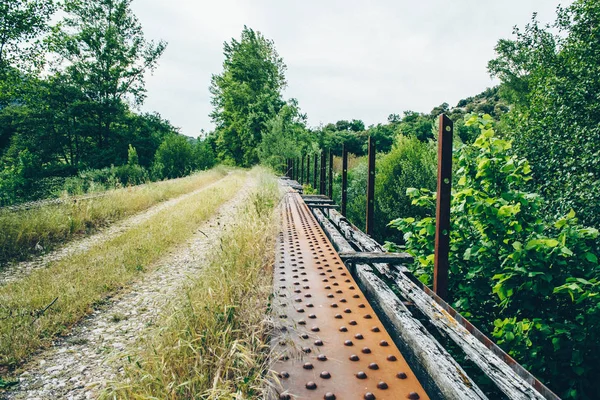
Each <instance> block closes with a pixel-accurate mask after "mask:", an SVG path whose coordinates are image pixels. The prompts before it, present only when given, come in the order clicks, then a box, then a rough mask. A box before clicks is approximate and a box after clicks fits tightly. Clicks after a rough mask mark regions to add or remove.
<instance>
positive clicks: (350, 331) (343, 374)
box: [272, 192, 429, 400]
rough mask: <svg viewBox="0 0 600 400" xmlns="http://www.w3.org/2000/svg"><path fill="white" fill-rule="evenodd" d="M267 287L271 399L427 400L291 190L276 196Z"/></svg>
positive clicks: (356, 288)
mask: <svg viewBox="0 0 600 400" xmlns="http://www.w3.org/2000/svg"><path fill="white" fill-rule="evenodd" d="M274 285H275V286H274V294H275V300H274V305H273V313H274V314H273V315H274V317H275V319H276V320H277V328H278V334H276V335H275V337H274V339H273V351H274V354H275V355H276V357H277V361H276V362H275V363H274V365H273V367H272V368H273V370H274V371H276V373H277V376H278V379H277V382H275V384H274V385H273V386H274V393H273V394H272V398H274V399H281V400H291V399H325V400H333V399H338V400H339V399H366V400H371V399H429V397H428V396H427V394H426V393H425V390H424V389H423V386H422V384H421V383H420V382H419V381H418V379H417V378H416V377H415V374H414V373H413V371H412V370H411V368H410V367H409V365H408V363H407V362H406V360H405V358H404V357H403V355H402V354H401V352H400V350H399V349H398V347H397V346H396V345H395V344H394V341H393V340H392V338H391V337H390V334H389V333H388V332H387V330H386V328H385V327H384V326H383V324H382V322H381V321H380V319H379V318H378V316H377V315H376V314H375V311H374V310H373V308H372V307H371V305H370V304H369V302H368V301H367V299H366V298H365V295H364V293H362V291H361V290H360V289H359V287H358V285H357V283H356V281H355V280H354V278H353V277H352V275H351V273H350V271H349V270H348V269H347V268H346V266H345V265H344V263H343V262H342V259H341V258H340V256H339V254H338V253H337V252H336V250H335V249H334V247H333V245H332V244H331V242H330V241H329V240H328V238H327V237H326V235H325V233H324V231H323V230H322V229H321V227H320V225H319V223H318V222H317V221H316V219H315V218H314V216H313V215H312V213H311V211H310V209H309V207H308V206H307V204H306V203H304V201H303V200H302V198H301V196H300V195H299V194H298V193H295V192H289V193H287V194H286V196H285V198H284V203H283V207H282V231H281V233H280V235H279V237H278V243H277V256H276V264H275V278H274Z"/></svg>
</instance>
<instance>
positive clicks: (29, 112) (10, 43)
mask: <svg viewBox="0 0 600 400" xmlns="http://www.w3.org/2000/svg"><path fill="white" fill-rule="evenodd" d="M130 3H131V0H116V1H114V0H101V1H92V0H65V1H64V2H61V3H60V7H59V4H58V3H56V2H54V1H53V0H15V1H8V2H7V1H3V2H2V3H1V4H0V27H1V28H0V29H1V30H2V31H0V40H1V42H0V49H1V50H0V205H6V204H13V203H17V202H22V201H26V200H35V199H39V198H44V197H49V196H53V195H59V194H60V193H61V192H63V191H67V192H69V193H80V192H85V191H89V190H103V189H106V188H111V187H118V186H120V185H131V184H138V183H142V182H146V181H148V180H151V179H152V180H157V179H163V178H172V177H180V176H183V175H186V174H187V173H189V172H190V171H192V170H195V169H204V168H206V167H207V166H211V165H212V164H213V163H214V157H213V155H212V149H210V148H208V147H207V146H206V144H205V143H203V142H202V141H196V140H192V139H189V138H187V139H186V138H185V137H183V136H181V135H178V134H177V130H176V129H175V128H174V127H173V126H172V125H171V124H170V123H169V122H168V121H166V120H164V119H162V118H161V117H160V116H159V115H158V114H139V113H136V112H135V111H134V110H135V108H136V107H137V106H138V105H140V104H142V102H143V100H144V97H145V88H144V74H146V73H148V72H152V71H153V70H154V69H155V68H156V67H157V65H158V60H159V58H160V56H161V55H162V54H163V52H164V51H165V48H166V43H164V42H162V41H159V42H156V43H155V42H152V41H147V40H146V39H145V38H144V35H143V32H142V28H141V26H140V24H139V22H138V20H137V19H136V17H135V16H134V15H133V13H132V12H131V9H130ZM57 10H60V15H62V16H63V18H62V19H61V20H60V21H59V22H58V23H56V24H54V25H53V26H50V25H49V21H50V20H51V18H52V17H53V16H55V15H58V14H57ZM90 187H91V188H90Z"/></svg>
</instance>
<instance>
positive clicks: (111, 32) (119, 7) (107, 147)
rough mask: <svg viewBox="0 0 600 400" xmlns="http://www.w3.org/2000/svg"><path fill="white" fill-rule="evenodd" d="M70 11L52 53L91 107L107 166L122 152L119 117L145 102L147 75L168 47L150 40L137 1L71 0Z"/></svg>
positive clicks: (95, 133)
mask: <svg viewBox="0 0 600 400" xmlns="http://www.w3.org/2000/svg"><path fill="white" fill-rule="evenodd" d="M64 11H65V12H66V13H67V16H66V17H65V19H64V20H63V21H62V23H61V25H60V27H61V28H60V29H59V30H57V32H56V34H55V35H54V38H53V39H54V40H53V44H52V49H53V50H54V51H55V52H56V53H57V54H58V55H59V56H60V62H61V64H60V65H65V64H66V65H67V66H66V68H65V70H64V74H65V75H66V76H67V80H68V81H69V83H70V84H72V85H73V86H75V87H77V88H78V89H79V90H80V91H81V92H82V93H83V95H84V98H85V101H86V103H87V104H85V105H83V106H84V107H85V112H86V114H87V117H89V118H90V119H91V120H92V121H91V123H90V124H89V126H88V128H89V129H90V131H91V132H93V138H94V140H95V142H96V146H97V147H98V148H99V151H97V152H96V154H97V158H96V160H94V161H95V162H94V164H95V165H97V166H102V165H106V164H107V163H108V162H109V161H110V160H111V158H112V157H111V156H112V152H113V150H112V149H114V148H118V147H119V146H112V149H111V144H112V142H113V141H114V138H113V137H112V135H113V133H114V128H115V126H114V125H115V124H116V123H117V119H118V118H117V116H119V115H124V114H125V113H126V111H127V105H126V102H127V101H131V102H133V103H135V104H141V103H142V102H143V100H144V96H145V86H144V74H146V73H147V72H151V71H153V70H154V69H155V68H156V66H157V64H158V59H159V58H160V56H161V55H162V54H163V52H164V50H165V48H166V43H165V42H163V41H159V42H158V43H154V42H152V41H150V42H149V41H147V40H146V39H145V38H144V34H143V31H142V27H141V25H140V23H139V21H138V20H137V18H136V17H135V15H134V14H133V13H132V11H131V0H66V1H65V4H64Z"/></svg>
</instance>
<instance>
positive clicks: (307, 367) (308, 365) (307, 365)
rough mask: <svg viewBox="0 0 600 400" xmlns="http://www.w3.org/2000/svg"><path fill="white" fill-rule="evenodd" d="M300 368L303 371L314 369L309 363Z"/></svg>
mask: <svg viewBox="0 0 600 400" xmlns="http://www.w3.org/2000/svg"><path fill="white" fill-rule="evenodd" d="M302 368H304V369H313V368H314V367H313V365H312V364H311V363H309V362H307V363H304V365H303V366H302Z"/></svg>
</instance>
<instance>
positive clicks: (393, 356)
mask: <svg viewBox="0 0 600 400" xmlns="http://www.w3.org/2000/svg"><path fill="white" fill-rule="evenodd" d="M387 360H388V361H397V360H398V359H397V358H396V356H395V355H393V354H391V355H389V356H387Z"/></svg>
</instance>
